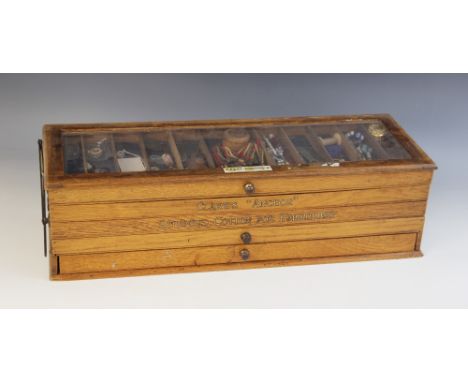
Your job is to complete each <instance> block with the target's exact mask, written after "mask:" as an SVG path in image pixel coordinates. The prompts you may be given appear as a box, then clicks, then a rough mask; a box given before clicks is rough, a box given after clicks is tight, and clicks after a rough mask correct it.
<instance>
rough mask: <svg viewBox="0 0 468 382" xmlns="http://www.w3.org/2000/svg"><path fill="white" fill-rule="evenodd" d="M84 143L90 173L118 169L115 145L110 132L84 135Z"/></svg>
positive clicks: (87, 167)
mask: <svg viewBox="0 0 468 382" xmlns="http://www.w3.org/2000/svg"><path fill="white" fill-rule="evenodd" d="M83 145H84V156H85V166H86V170H87V172H88V173H107V172H115V171H116V162H115V155H114V147H113V141H112V136H111V135H110V134H93V135H83Z"/></svg>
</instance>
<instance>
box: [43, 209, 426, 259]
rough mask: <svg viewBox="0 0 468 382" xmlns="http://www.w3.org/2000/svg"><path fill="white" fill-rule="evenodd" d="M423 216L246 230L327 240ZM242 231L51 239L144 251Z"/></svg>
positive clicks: (76, 249)
mask: <svg viewBox="0 0 468 382" xmlns="http://www.w3.org/2000/svg"><path fill="white" fill-rule="evenodd" d="M423 222H424V218H423V217H411V218H395V219H372V220H362V221H348V222H330V223H316V224H298V225H281V226H255V227H252V228H250V229H249V231H248V232H249V233H250V235H251V237H252V240H251V242H252V244H261V243H270V242H286V241H301V240H313V239H327V238H336V237H352V236H365V235H381V234H382V235H383V234H392V233H409V232H419V231H422V228H423ZM245 231H246V230H245V228H233V229H217V230H202V231H190V232H185V231H180V232H169V233H155V234H141V235H122V236H104V237H86V238H75V239H52V252H53V254H55V255H64V254H85V253H103V252H127V251H144V250H152V249H168V248H190V247H206V246H222V245H237V244H242V243H243V240H242V239H241V237H242V234H243V233H244V232H245Z"/></svg>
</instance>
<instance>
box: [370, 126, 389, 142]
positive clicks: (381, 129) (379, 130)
mask: <svg viewBox="0 0 468 382" xmlns="http://www.w3.org/2000/svg"><path fill="white" fill-rule="evenodd" d="M368 130H369V133H370V134H371V135H372V136H373V137H375V138H378V139H380V138H382V137H383V136H384V135H385V133H386V131H387V129H386V128H385V126H383V125H381V124H379V123H373V124H372V125H369V127H368Z"/></svg>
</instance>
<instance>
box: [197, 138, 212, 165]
mask: <svg viewBox="0 0 468 382" xmlns="http://www.w3.org/2000/svg"><path fill="white" fill-rule="evenodd" d="M197 136H198V147H199V148H200V151H201V152H202V154H203V155H204V156H205V159H206V161H207V162H208V166H209V167H210V168H215V167H216V166H215V163H214V159H213V156H212V155H211V153H210V149H209V148H208V145H207V144H206V142H205V138H203V135H202V134H201V133H200V132H198V133H197Z"/></svg>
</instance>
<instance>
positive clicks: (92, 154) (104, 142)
mask: <svg viewBox="0 0 468 382" xmlns="http://www.w3.org/2000/svg"><path fill="white" fill-rule="evenodd" d="M86 156H87V159H88V160H90V161H93V162H95V161H103V160H107V159H108V158H110V157H112V152H111V149H110V145H109V142H108V139H107V138H106V137H104V138H102V139H99V140H97V141H95V142H90V143H87V144H86Z"/></svg>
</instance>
